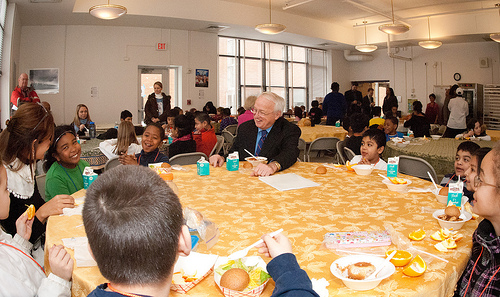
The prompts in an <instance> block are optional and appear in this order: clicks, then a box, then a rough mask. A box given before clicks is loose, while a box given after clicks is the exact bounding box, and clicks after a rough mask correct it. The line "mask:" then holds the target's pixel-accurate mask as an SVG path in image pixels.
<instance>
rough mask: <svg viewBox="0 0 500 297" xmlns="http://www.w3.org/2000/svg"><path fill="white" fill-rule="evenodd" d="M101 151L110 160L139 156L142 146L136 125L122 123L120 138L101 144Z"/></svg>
mask: <svg viewBox="0 0 500 297" xmlns="http://www.w3.org/2000/svg"><path fill="white" fill-rule="evenodd" d="M99 149H100V150H101V152H102V153H103V154H104V155H105V156H106V157H107V158H108V159H112V158H116V157H117V156H119V155H122V154H127V155H135V154H138V153H140V152H141V150H142V146H141V144H140V142H139V141H138V140H137V136H136V135H135V128H134V125H133V124H132V123H131V122H129V121H122V122H121V123H120V126H119V127H118V138H117V139H109V140H105V141H103V142H101V143H100V144H99Z"/></svg>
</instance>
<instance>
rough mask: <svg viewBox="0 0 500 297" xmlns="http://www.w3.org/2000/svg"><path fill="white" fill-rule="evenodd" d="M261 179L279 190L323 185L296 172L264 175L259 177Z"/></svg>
mask: <svg viewBox="0 0 500 297" xmlns="http://www.w3.org/2000/svg"><path fill="white" fill-rule="evenodd" d="M259 179H260V180H261V181H263V182H264V183H266V184H268V185H270V186H271V187H273V188H275V189H276V190H278V191H288V190H297V189H303V188H310V187H318V186H321V184H318V183H315V182H313V181H312V180H309V179H307V178H304V177H302V176H300V175H297V174H295V173H286V174H278V175H272V176H263V177H259Z"/></svg>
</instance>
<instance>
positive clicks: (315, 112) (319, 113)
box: [309, 100, 323, 125]
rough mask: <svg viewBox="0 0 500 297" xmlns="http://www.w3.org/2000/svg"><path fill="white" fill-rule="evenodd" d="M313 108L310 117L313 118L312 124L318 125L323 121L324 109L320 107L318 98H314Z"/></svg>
mask: <svg viewBox="0 0 500 297" xmlns="http://www.w3.org/2000/svg"><path fill="white" fill-rule="evenodd" d="M311 106H312V108H311V110H309V118H310V119H311V124H314V125H317V124H319V123H321V119H322V118H323V110H321V108H319V107H318V106H319V102H318V100H313V101H312V102H311Z"/></svg>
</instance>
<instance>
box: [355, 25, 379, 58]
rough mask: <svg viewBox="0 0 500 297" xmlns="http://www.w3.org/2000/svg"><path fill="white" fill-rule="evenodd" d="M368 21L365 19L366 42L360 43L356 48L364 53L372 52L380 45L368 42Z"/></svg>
mask: <svg viewBox="0 0 500 297" xmlns="http://www.w3.org/2000/svg"><path fill="white" fill-rule="evenodd" d="M366 23H367V22H366V21H363V24H364V27H365V43H364V44H358V45H356V46H355V47H354V48H355V49H356V50H358V51H360V52H363V53H371V52H373V51H374V50H376V49H377V48H378V47H377V46H376V45H375V44H368V43H367V42H366Z"/></svg>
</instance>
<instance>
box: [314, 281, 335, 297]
mask: <svg viewBox="0 0 500 297" xmlns="http://www.w3.org/2000/svg"><path fill="white" fill-rule="evenodd" d="M311 283H312V287H313V290H314V291H315V292H316V293H317V294H318V295H319V297H328V295H330V293H329V292H328V289H327V288H326V287H328V285H330V283H329V282H328V281H327V280H326V279H325V278H320V279H315V278H312V279H311Z"/></svg>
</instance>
